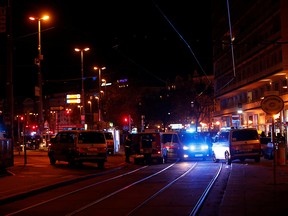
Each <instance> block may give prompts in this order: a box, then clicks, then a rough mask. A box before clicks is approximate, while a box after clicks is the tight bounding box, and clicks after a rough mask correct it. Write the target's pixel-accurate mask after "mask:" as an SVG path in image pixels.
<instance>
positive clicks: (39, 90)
mask: <svg viewBox="0 0 288 216" xmlns="http://www.w3.org/2000/svg"><path fill="white" fill-rule="evenodd" d="M29 19H30V20H32V21H34V20H36V21H37V23H38V57H37V58H35V64H36V65H37V66H38V88H37V91H36V87H35V96H39V104H38V113H39V116H38V124H39V134H40V138H41V140H40V141H41V142H42V136H43V134H42V133H43V127H44V118H43V95H42V75H41V61H42V60H43V55H42V53H41V20H48V19H49V16H47V15H45V16H43V17H29Z"/></svg>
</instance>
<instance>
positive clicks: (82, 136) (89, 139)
mask: <svg viewBox="0 0 288 216" xmlns="http://www.w3.org/2000/svg"><path fill="white" fill-rule="evenodd" d="M78 143H79V144H89V143H105V137H104V134H102V133H97V132H88V133H87V132H83V133H79V137H78Z"/></svg>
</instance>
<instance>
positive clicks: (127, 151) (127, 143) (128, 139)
mask: <svg viewBox="0 0 288 216" xmlns="http://www.w3.org/2000/svg"><path fill="white" fill-rule="evenodd" d="M131 144H132V140H131V136H130V135H128V136H126V139H125V162H126V163H131V162H130V155H131Z"/></svg>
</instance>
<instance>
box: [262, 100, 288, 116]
mask: <svg viewBox="0 0 288 216" xmlns="http://www.w3.org/2000/svg"><path fill="white" fill-rule="evenodd" d="M261 108H262V110H263V111H264V112H265V113H267V114H270V115H273V114H277V113H279V112H280V111H281V110H282V109H283V108H284V102H283V100H282V98H281V97H279V96H276V95H269V96H266V97H265V98H264V99H263V100H262V101H261Z"/></svg>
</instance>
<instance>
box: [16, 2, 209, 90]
mask: <svg viewBox="0 0 288 216" xmlns="http://www.w3.org/2000/svg"><path fill="white" fill-rule="evenodd" d="M209 2H210V1H200V0H199V1H185V0H178V1H167V0H161V1H160V0H155V1H150V0H137V1H136V0H134V1H132V0H126V1H125V0H123V1H119V0H114V1H112V0H105V1H91V0H82V1H71V0H70V1H68V0H61V1H60V0H54V1H51V0H50V1H45V0H43V1H41V0H38V1H36V0H21V1H19V0H18V1H17V0H12V15H13V38H14V46H13V53H14V78H15V79H16V81H15V83H14V85H15V86H19V85H20V83H22V84H23V80H26V81H25V83H27V87H26V88H25V91H23V89H22V90H21V91H18V90H17V89H18V88H17V89H16V91H15V94H20V95H21V94H23V95H25V94H32V95H33V93H34V92H33V91H34V86H33V83H35V82H36V80H37V69H36V66H35V65H34V64H33V62H34V58H35V57H36V56H37V53H38V51H37V45H38V39H37V23H36V22H31V21H30V20H29V19H28V17H29V16H39V17H40V16H41V12H42V11H47V13H48V14H49V16H50V20H49V21H48V22H45V23H44V21H43V22H42V24H41V27H42V33H41V36H42V40H41V45H42V54H43V56H44V60H43V62H42V76H43V81H44V84H45V87H44V90H43V91H45V89H46V90H47V89H53V90H54V89H55V88H53V87H56V86H57V85H58V84H60V85H61V82H62V81H71V83H73V82H72V80H79V79H80V77H81V69H80V53H76V52H75V51H74V48H75V47H79V48H80V47H89V48H90V49H91V50H90V51H89V52H85V53H84V73H85V75H84V76H85V77H91V76H96V75H97V73H95V71H93V66H101V67H102V66H106V68H107V69H106V70H105V71H103V76H106V77H105V78H106V79H110V81H115V80H116V79H120V78H126V77H128V78H129V79H130V78H131V79H132V78H133V79H135V80H137V81H138V82H143V83H145V82H148V83H153V84H155V83H156V84H159V85H163V84H165V81H166V80H167V79H170V80H173V79H174V78H175V76H176V75H182V76H187V74H191V73H193V71H194V70H195V68H196V69H197V70H198V71H200V73H203V72H204V73H207V74H211V73H212V71H211V68H212V66H211V57H210V56H211V52H212V47H211V45H210V29H211V28H210V17H211V14H210V3H209ZM202 70H203V72H202ZM78 83H80V81H78Z"/></svg>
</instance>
